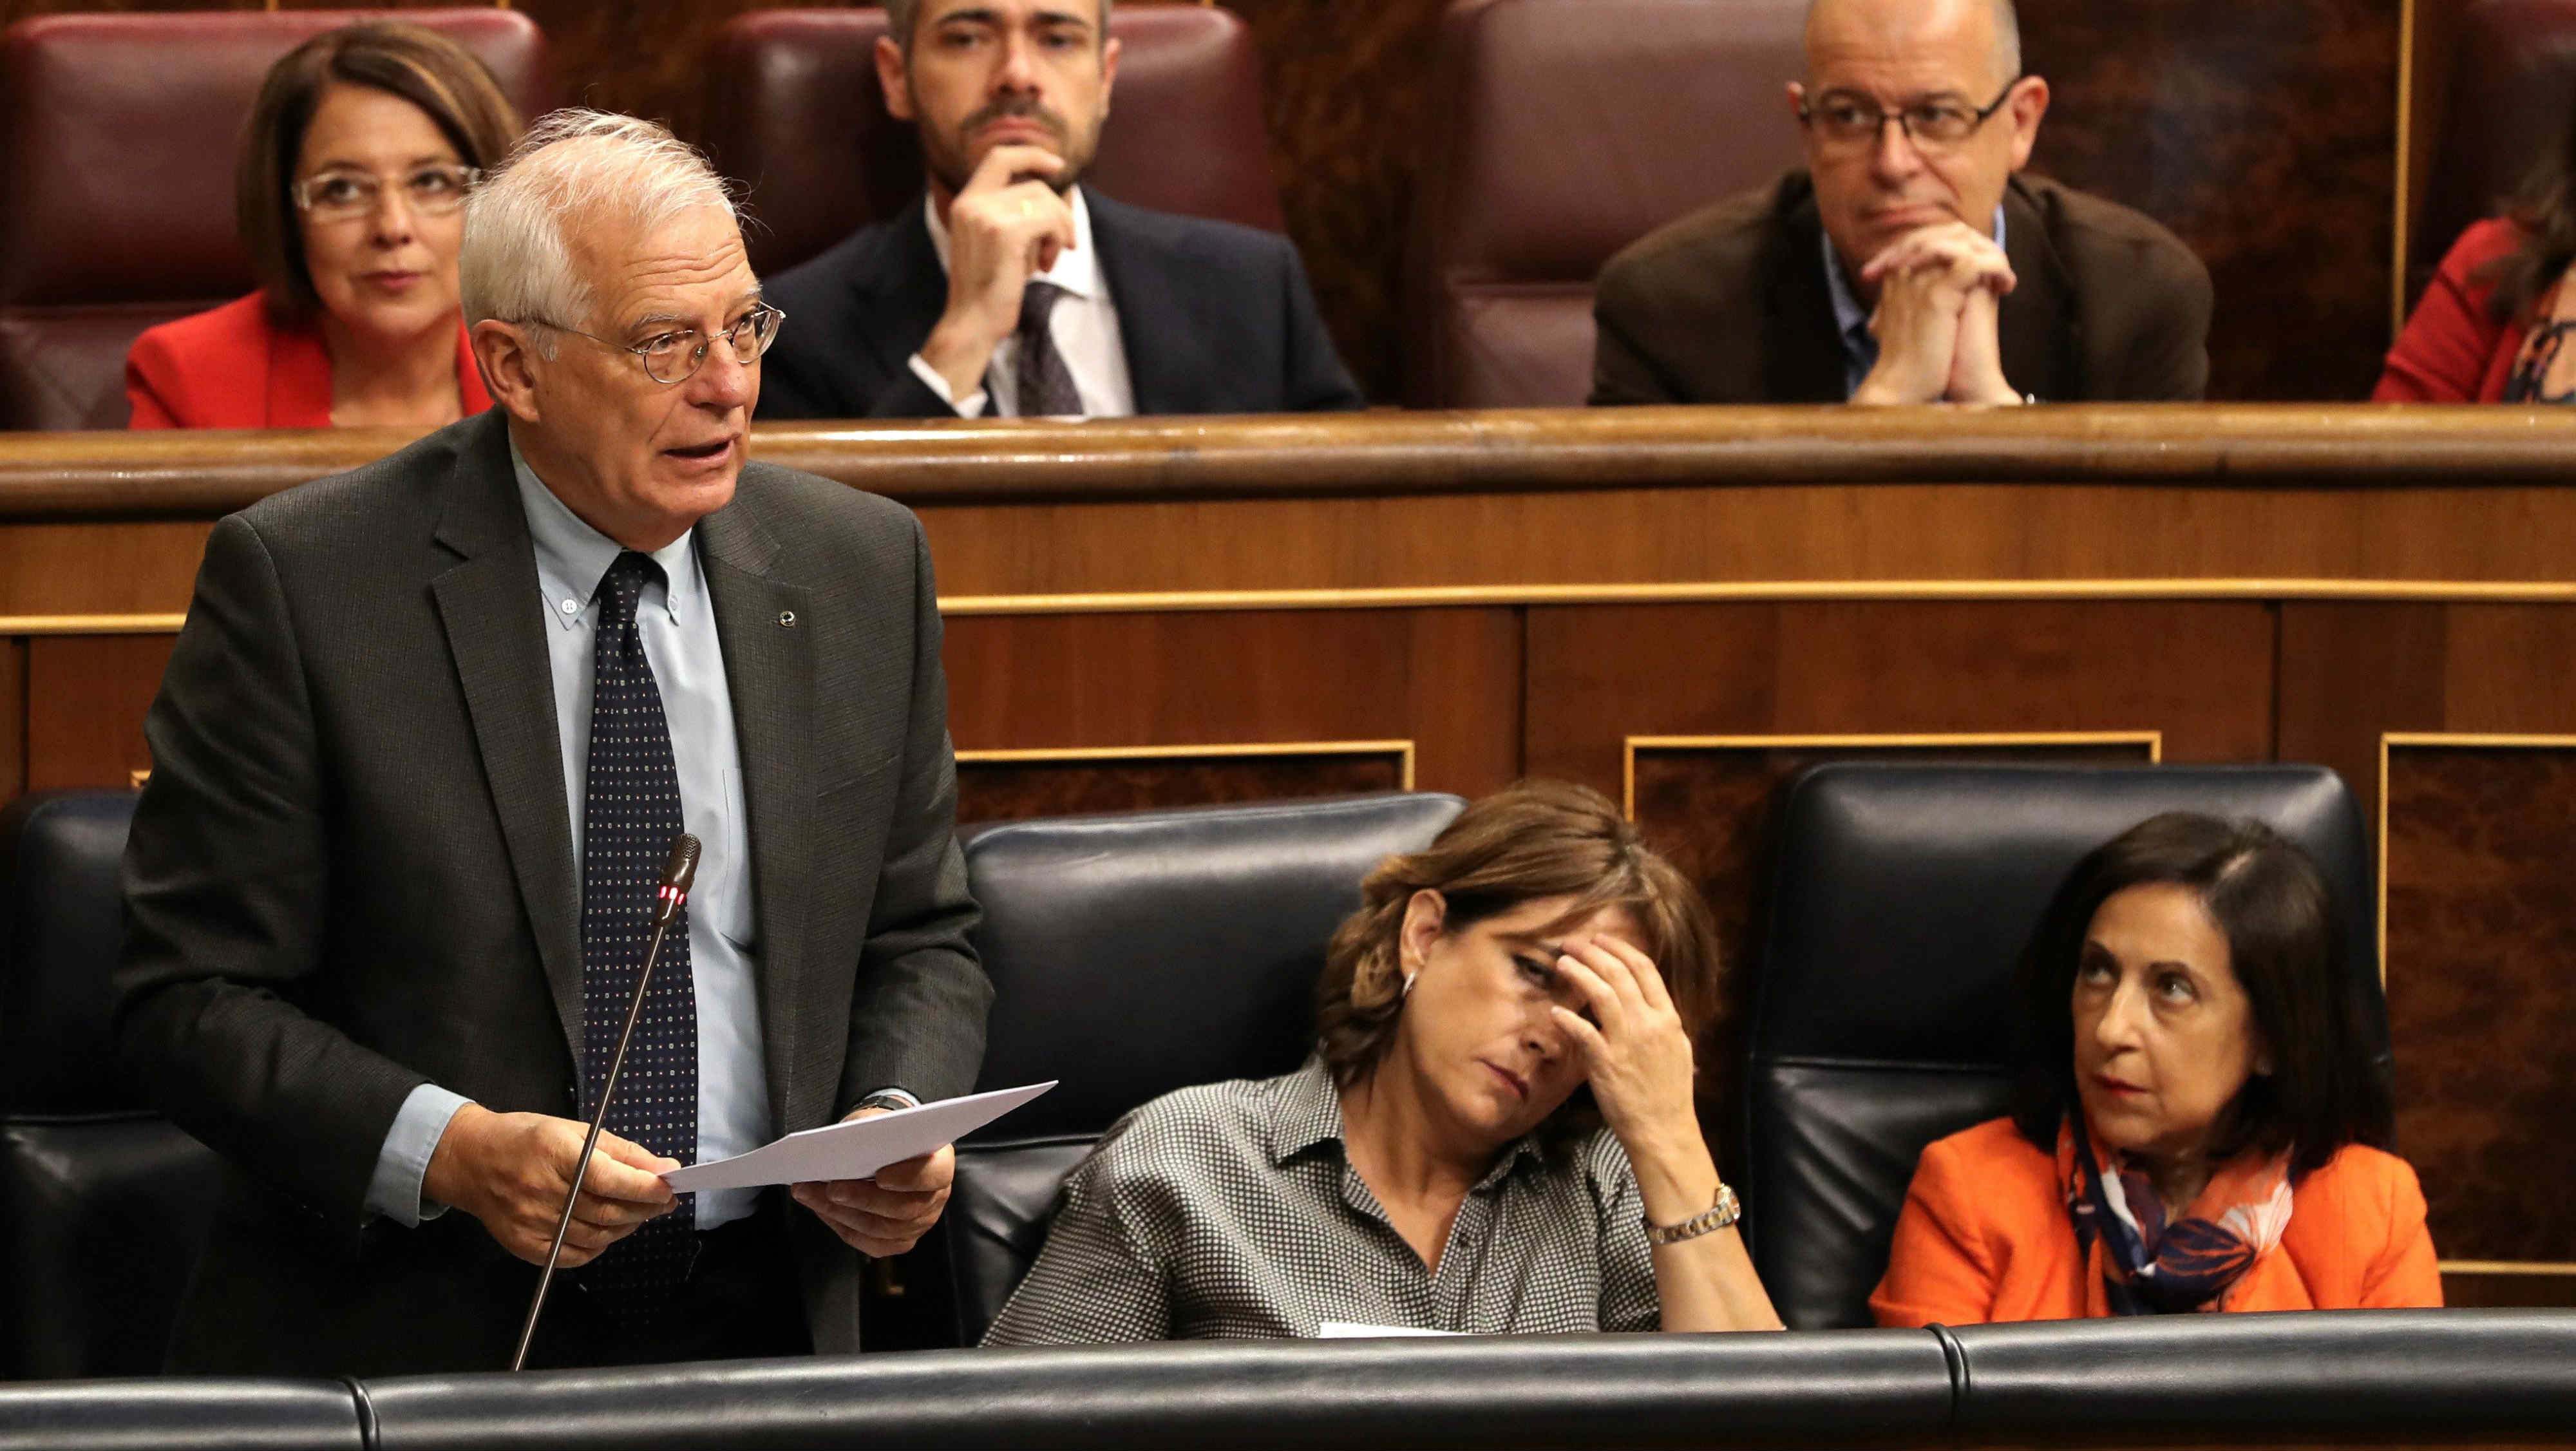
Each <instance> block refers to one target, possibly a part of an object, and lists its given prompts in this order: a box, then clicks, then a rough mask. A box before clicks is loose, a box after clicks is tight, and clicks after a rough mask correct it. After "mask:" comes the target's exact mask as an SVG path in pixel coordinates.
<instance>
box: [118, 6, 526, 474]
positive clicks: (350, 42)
mask: <svg viewBox="0 0 2576 1451" xmlns="http://www.w3.org/2000/svg"><path fill="white" fill-rule="evenodd" d="M518 134H519V122H518V117H517V116H516V115H515V114H514V113H513V112H512V110H511V108H510V104H509V102H508V101H507V100H506V99H504V98H503V97H502V95H501V89H500V87H499V86H498V85H497V84H496V83H494V81H493V79H492V75H491V72H489V71H487V70H485V69H484V67H483V64H482V63H481V62H480V61H477V60H476V59H474V57H473V56H472V55H470V54H468V53H467V52H466V51H465V50H464V49H463V48H462V47H460V46H458V45H457V44H455V43H454V42H453V41H450V40H448V39H446V38H444V37H442V36H440V35H438V34H436V33H434V32H432V31H428V30H424V29H422V28H421V27H419V26H415V25H404V24H390V23H387V24H364V25H352V26H347V27H344V28H342V29H339V30H334V31H331V32H328V33H326V34H323V35H319V36H316V37H314V38H313V39H311V40H309V41H306V42H305V43H304V44H302V45H300V46H298V47H296V48H295V49H294V50H293V51H290V52H288V53H287V55H286V56H285V57H284V58H283V59H281V60H279V61H278V63H277V64H276V65H274V66H272V67H270V68H269V72H268V78H267V81H266V82H265V83H264V84H263V85H262V86H261V88H260V95H259V100H258V102H257V103H256V104H255V105H254V106H253V108H252V111H251V116H250V120H249V123H248V125H247V127H246V128H245V132H244V137H243V144H242V154H241V160H240V163H239V165H238V167H237V168H236V171H235V177H234V206H235V210H236V213H237V215H238V217H239V220H240V225H241V230H242V239H243V241H244V242H245V243H246V244H247V246H248V247H249V249H250V253H251V256H252V259H253V261H254V262H255V263H256V264H257V266H258V268H259V271H260V274H261V276H262V278H263V280H264V281H265V283H266V285H265V286H263V287H262V288H261V289H260V290H259V291H257V292H254V293H252V294H251V295H250V296H248V297H244V298H241V299H238V300H236V301H233V302H229V303H226V304H224V305H223V306H222V307H218V308H215V309H214V310H212V311H210V312H202V313H199V314H197V315H196V316H194V317H186V318H181V319H179V320H178V321H177V322H171V323H164V324H162V325H161V326H159V327H156V328H153V329H151V330H150V331H148V332H146V333H144V334H143V336H142V337H140V338H138V339H136V340H135V343H134V347H133V350H132V351H131V352H129V353H127V354H126V359H125V394H126V398H127V400H128V401H129V402H130V403H131V404H132V405H133V410H134V411H133V417H132V420H131V423H132V426H133V427H136V428H328V427H333V426H341V427H354V426H362V425H370V424H374V425H385V426H395V427H413V428H433V427H437V426H439V425H441V424H445V423H452V422H454V421H455V420H457V419H459V418H462V417H464V416H465V415H467V414H469V413H479V412H481V411H482V410H484V409H485V408H488V407H490V406H491V403H492V400H491V396H490V395H489V394H488V393H486V392H485V391H484V388H483V379H482V376H481V374H480V373H479V372H478V371H477V370H476V369H475V366H474V359H473V355H472V354H471V353H470V352H469V351H468V350H467V349H466V346H465V330H464V320H463V318H462V316H461V315H460V313H459V310H458V306H457V288H456V250H457V244H458V242H459V241H460V240H461V239H462V237H463V235H464V230H465V215H464V210H463V208H464V203H465V195H466V192H467V190H468V189H469V188H470V187H471V186H472V185H473V184H474V182H475V181H476V180H478V179H479V178H480V176H481V174H482V168H483V167H485V166H487V165H490V164H492V163H494V162H495V161H497V160H498V159H499V158H500V157H501V156H502V155H503V154H504V153H505V152H507V150H508V149H509V147H510V145H511V144H512V142H513V141H515V140H516V139H517V136H518Z"/></svg>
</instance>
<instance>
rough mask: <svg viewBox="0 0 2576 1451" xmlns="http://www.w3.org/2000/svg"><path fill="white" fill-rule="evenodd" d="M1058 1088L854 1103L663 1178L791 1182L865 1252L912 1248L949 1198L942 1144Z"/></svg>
mask: <svg viewBox="0 0 2576 1451" xmlns="http://www.w3.org/2000/svg"><path fill="white" fill-rule="evenodd" d="M1053 1087H1055V1084H1054V1083H1053V1082H1052V1081H1050V1082H1046V1083H1039V1084H1032V1085H1030V1086H1028V1087H1025V1088H1010V1089H1002V1090H999V1091H997V1092H993V1093H979V1094H974V1095H972V1096H969V1097H966V1098H952V1099H947V1100H945V1101H942V1102H939V1103H926V1104H923V1105H921V1106H920V1107H918V1108H906V1109H896V1110H893V1111H891V1112H889V1111H886V1110H883V1109H861V1110H860V1111H859V1112H857V1113H855V1114H852V1115H851V1116H850V1117H849V1118H848V1119H845V1120H843V1121H842V1122H840V1123H837V1124H831V1125H828V1126H826V1127H823V1128H818V1129H807V1130H805V1131H804V1132H802V1133H794V1134H789V1135H788V1136H787V1137H785V1138H783V1139H780V1140H778V1141H777V1142H776V1143H773V1144H768V1145H765V1146H763V1147H761V1148H757V1149H754V1150H752V1151H751V1152H750V1153H748V1154H740V1155H736V1156H735V1157H733V1158H730V1159H720V1160H717V1161H715V1162H713V1163H708V1164H692V1165H690V1166H688V1167H687V1168H683V1169H674V1170H672V1171H671V1172H670V1173H668V1174H665V1175H663V1176H662V1179H663V1182H664V1183H667V1184H669V1185H670V1186H671V1187H672V1188H673V1189H675V1190H680V1191H683V1192H686V1191H691V1190H698V1189H731V1188H744V1187H751V1186H755V1185H763V1184H788V1185H792V1186H793V1188H792V1189H791V1191H790V1193H791V1194H792V1196H793V1197H794V1198H795V1200H796V1202H797V1203H799V1204H802V1205H804V1206H805V1207H806V1208H808V1209H810V1210H812V1211H814V1213H815V1215H816V1216H817V1217H819V1218H821V1219H822V1221H823V1222H824V1223H825V1224H828V1225H830V1226H831V1227H832V1232H833V1233H835V1234H837V1235H839V1236H840V1237H841V1239H842V1241H843V1242H844V1243H846V1244H848V1245H849V1246H850V1247H851V1248H853V1249H856V1250H858V1251H860V1252H861V1253H863V1254H870V1255H878V1256H883V1255H891V1254H901V1253H902V1252H903V1251H905V1250H907V1249H910V1248H911V1247H912V1246H913V1244H914V1243H915V1242H917V1241H918V1240H919V1239H920V1238H921V1236H922V1235H923V1234H925V1233H927V1232H928V1231H929V1229H930V1227H931V1225H933V1224H935V1223H937V1222H938V1220H939V1214H940V1211H941V1209H943V1208H944V1207H945V1206H946V1205H947V1203H948V1185H949V1180H950V1178H951V1177H952V1175H953V1173H954V1170H955V1164H956V1156H955V1151H954V1150H952V1149H951V1148H950V1147H949V1145H951V1144H952V1143H954V1142H955V1141H956V1140H957V1139H958V1138H960V1137H962V1136H963V1135H966V1134H969V1133H972V1132H974V1131H975V1130H976V1129H979V1128H981V1127H983V1126H984V1125H985V1124H988V1123H990V1122H992V1121H993V1120H995V1119H997V1118H1000V1117H1001V1116H1002V1115H1003V1114H1005V1113H1008V1112H1010V1111H1011V1110H1012V1109H1015V1108H1017V1107H1019V1106H1020V1105H1021V1104H1024V1103H1026V1102H1028V1101H1029V1100H1030V1099H1033V1098H1035V1097H1037V1096H1038V1095H1039V1094H1041V1093H1044V1092H1046V1091H1047V1090H1048V1089H1050V1088H1053Z"/></svg>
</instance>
